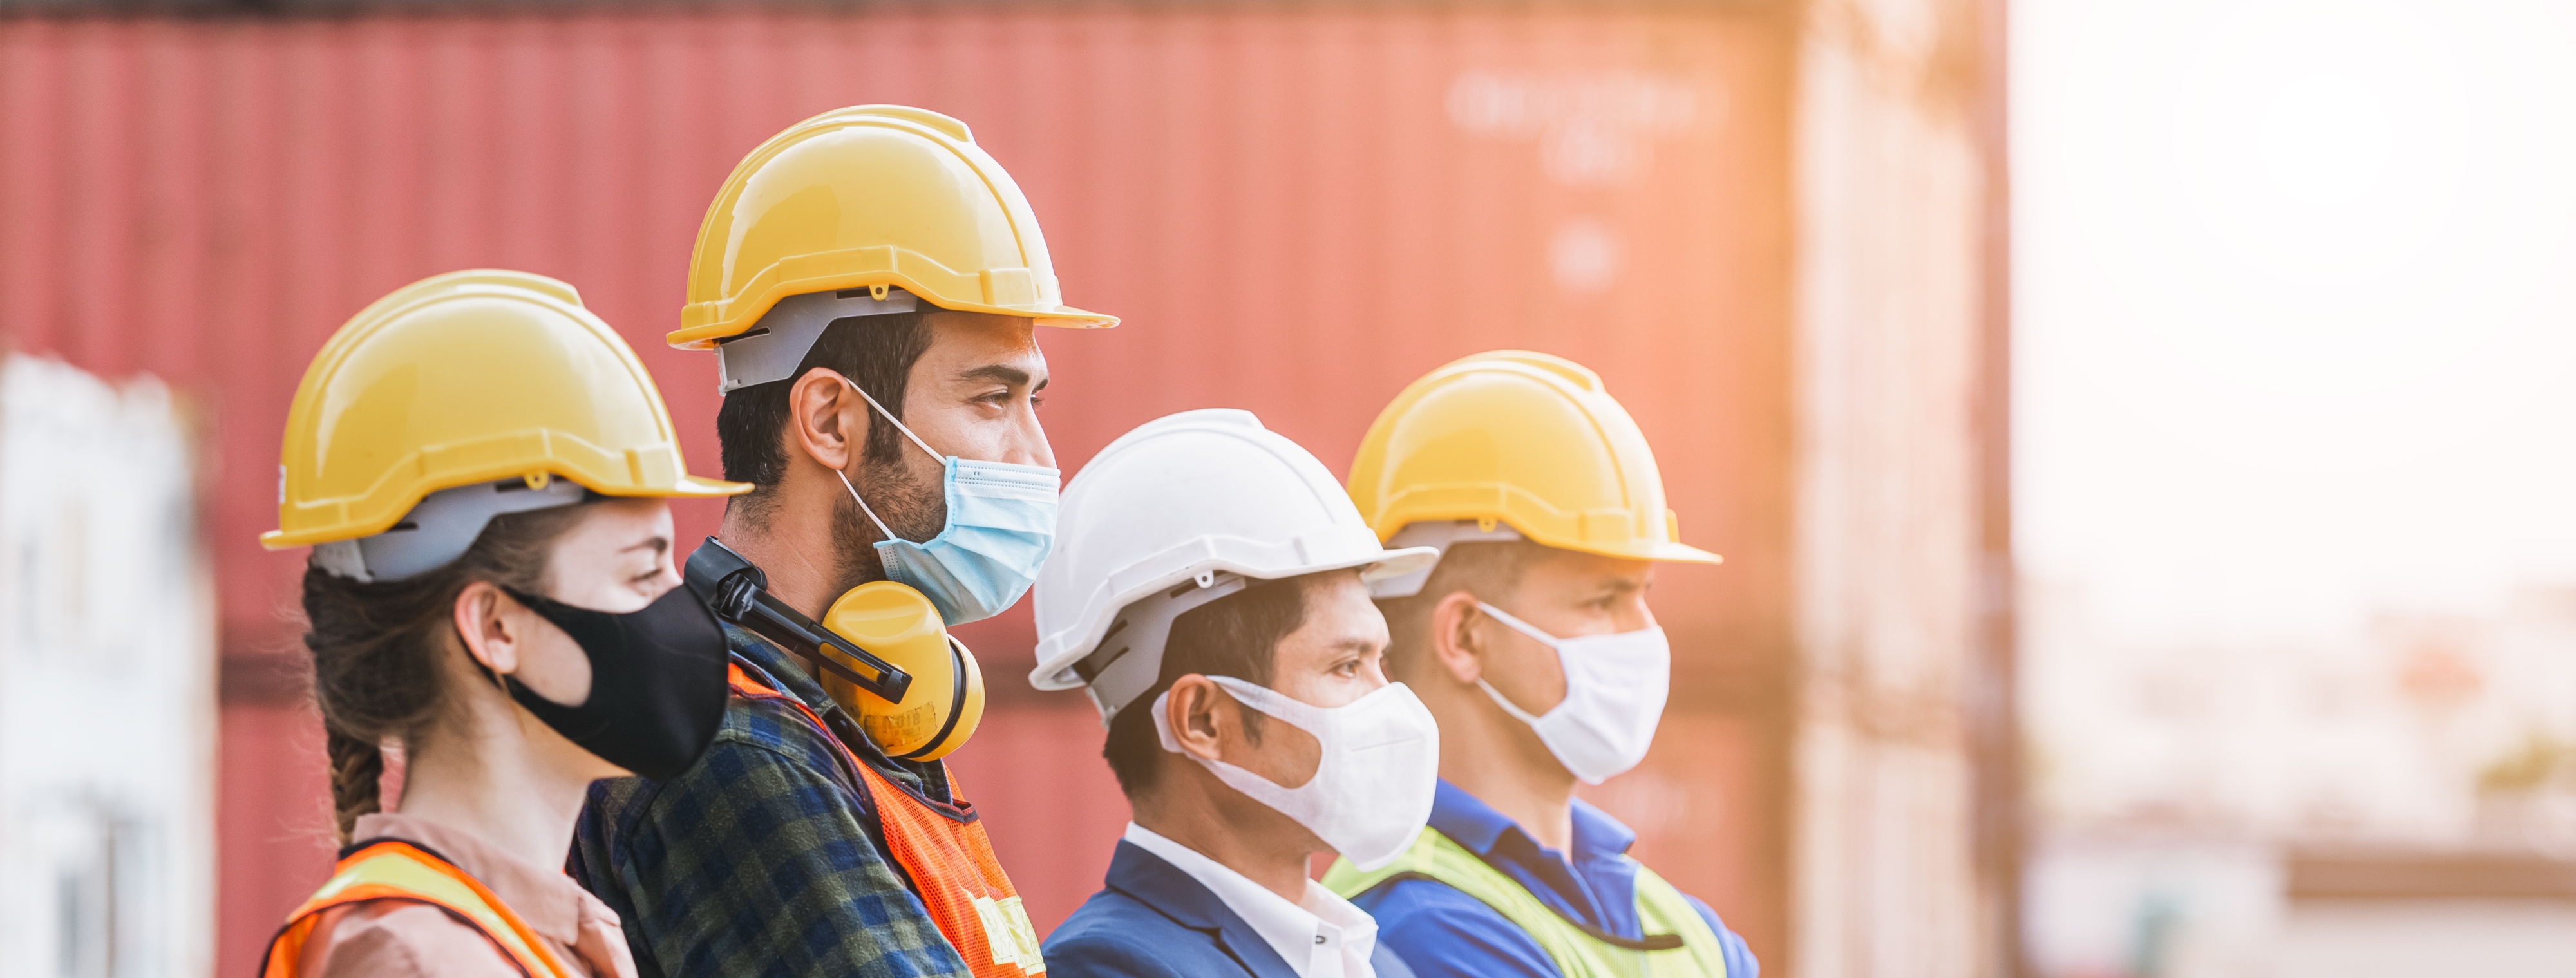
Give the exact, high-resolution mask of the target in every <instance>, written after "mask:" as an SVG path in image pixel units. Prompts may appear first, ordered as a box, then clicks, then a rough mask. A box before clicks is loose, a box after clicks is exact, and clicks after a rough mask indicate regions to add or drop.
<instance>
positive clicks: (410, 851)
mask: <svg viewBox="0 0 2576 978" xmlns="http://www.w3.org/2000/svg"><path fill="white" fill-rule="evenodd" d="M375 900H410V901H413V902H415V903H426V904H429V905H431V906H434V907H438V908H440V909H443V910H445V911H447V912H448V913H450V914H452V915H454V916H455V917H456V918H457V919H459V920H462V921H464V922H466V923H468V924H471V925H473V926H474V928H475V929H476V930H479V931H482V932H483V936H484V937H487V938H490V939H491V941H492V946H493V948H494V949H495V950H497V951H499V952H501V954H502V955H503V956H505V957H507V958H509V959H510V963H512V964H515V965H517V966H518V967H519V973H520V974H523V975H526V976H527V978H571V976H572V971H571V970H570V969H567V968H565V967H564V966H563V962H560V961H557V960H555V956H554V953H553V952H551V951H548V950H546V946H545V944H544V943H543V942H540V941H539V940H537V935H536V932H535V931H532V930H529V929H528V924H527V922H526V921H523V920H520V919H519V915H518V914H516V913H513V912H511V910H510V907H509V905H508V904H505V903H502V902H501V898H500V897H497V896H493V895H492V891H491V890H489V889H486V888H485V887H484V886H483V882H482V881H481V880H477V879H475V878H474V877H473V876H472V875H469V874H467V873H466V872H465V871H464V870H461V869H458V868H456V866H455V864H453V863H450V862H448V861H447V860H444V859H440V858H438V856H437V855H436V854H434V853H431V852H429V851H428V850H425V849H422V848H419V847H417V846H414V845H412V844H411V843H408V842H403V841H400V840H395V839H385V840H381V841H377V842H371V843H368V844H367V845H365V846H364V847H362V848H360V849H359V850H358V851H356V852H352V853H350V854H348V855H347V856H343V857H341V859H340V864H339V865H338V866H337V867H334V868H333V870H332V873H331V879H330V881H328V882H325V883H323V884H322V888H321V889H320V890H317V891H315V892H314V894H313V898H312V899H309V900H306V901H304V905H303V906H301V907H297V908H295V912H294V913H291V914H288V915H287V916H286V926H285V928H283V929H281V930H279V931H278V932H277V937H276V938H275V939H273V940H271V941H269V943H268V957H267V959H266V960H265V961H264V962H262V963H261V965H260V975H261V978H295V976H296V975H297V974H298V969H300V968H302V967H303V958H304V945H305V942H306V941H309V940H311V939H312V937H313V929H314V927H315V926H316V925H318V924H320V923H321V922H322V914H323V912H324V911H327V910H330V909H332V908H334V907H346V906H349V905H351V904H357V903H367V902H370V901H375Z"/></svg>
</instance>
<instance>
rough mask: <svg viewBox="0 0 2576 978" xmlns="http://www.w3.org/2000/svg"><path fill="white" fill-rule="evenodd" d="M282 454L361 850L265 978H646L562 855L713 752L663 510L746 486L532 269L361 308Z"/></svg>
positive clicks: (283, 531) (349, 846)
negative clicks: (696, 465)
mask: <svg viewBox="0 0 2576 978" xmlns="http://www.w3.org/2000/svg"><path fill="white" fill-rule="evenodd" d="M283 458H284V461H283V465H282V466H281V468H282V472H281V476H282V482H283V485H282V487H281V498H280V502H279V507H278V509H279V517H278V518H279V527H280V528H279V529H278V530H276V531H273V532H271V533H269V534H267V535H265V536H264V537H262V542H263V543H265V544H266V545H267V546H269V547H271V548H272V549H275V548H285V547H299V546H310V547H312V548H313V551H312V557H311V560H310V563H309V565H308V567H307V569H306V570H305V574H304V602H303V603H304V611H305V615H306V617H307V619H308V621H309V623H310V629H309V631H307V633H306V634H305V637H304V640H305V645H306V646H307V647H308V648H309V649H310V650H311V652H312V653H313V695H314V700H315V703H316V705H317V706H318V707H319V708H320V710H321V713H322V719H323V724H324V727H325V729H326V730H327V731H328V733H329V738H330V740H329V743H330V759H331V794H332V802H333V807H334V808H335V810H336V812H337V817H338V829H339V835H340V840H341V842H342V843H343V844H344V845H345V846H346V848H344V849H343V850H342V853H341V859H340V863H339V866H338V867H337V869H336V871H335V872H334V874H333V876H332V878H331V879H330V880H329V881H328V882H326V883H324V884H323V886H322V888H321V889H320V890H319V891H317V892H316V893H315V894H314V896H313V898H312V899H310V900H308V901H306V902H305V904H304V906H302V907H300V908H298V909H297V910H296V911H295V912H294V913H293V914H292V915H290V916H289V918H288V920H287V923H286V926H285V927H284V928H283V929H282V930H281V931H279V933H278V936H277V938H276V939H275V940H274V941H273V942H272V943H271V945H270V947H269V949H268V954H267V958H266V961H265V963H264V965H263V967H262V972H263V974H264V975H265V976H267V978H291V976H303V975H311V976H340V975H371V976H372V975H393V976H431V975H435V976H461V975H522V976H528V978H538V976H547V978H553V976H575V975H579V976H620V978H623V976H632V975H634V974H635V965H634V962H633V959H632V958H631V957H630V955H629V952H628V949H627V945H626V940H625V937H624V933H623V931H622V930H621V929H620V927H619V924H618V920H617V916H616V914H615V913H613V912H611V911H610V910H609V909H608V908H607V906H606V905H604V904H602V903H600V902H599V900H598V899H597V898H595V897H592V896H591V895H590V894H589V893H586V892H584V891H582V889H581V888H580V887H579V886H578V885H576V884H574V883H573V882H572V880H571V879H570V878H568V877H566V876H565V875H564V872H563V868H562V867H563V865H564V860H565V854H566V852H567V850H568V849H569V848H570V846H571V842H572V832H573V825H574V822H575V820H576V819H577V818H578V816H579V814H580V811H581V806H582V801H583V798H584V797H585V796H586V794H587V792H588V789H589V785H590V782H591V781H593V780H595V779H599V778H607V777H618V776H622V775H625V774H629V773H633V774H637V775H641V776H643V777H646V778H652V779H667V778H669V777H671V776H673V775H676V774H678V773H679V772H680V771H681V770H683V769H685V768H686V767H688V765H689V764H690V763H692V762H694V761H695V760H696V758H697V756H698V755H699V753H700V752H702V751H703V750H704V749H705V747H706V745H707V743H708V742H709V741H710V740H711V739H712V738H713V737H714V735H715V731H716V727H717V725H718V724H719V723H720V722H721V720H722V717H723V712H724V704H725V699H726V696H727V686H726V665H725V647H724V635H723V632H722V630H721V628H720V626H718V625H717V624H716V621H715V618H714V616H713V615H711V614H710V613H709V612H708V611H707V609H706V606H705V605H704V603H703V602H702V601H701V600H700V599H699V598H698V596H696V595H695V594H693V593H691V592H690V591H689V589H688V588H686V587H682V586H680V583H681V582H680V576H679V574H678V572H677V571H676V570H675V569H674V567H673V565H672V543H673V540H672V528H671V514H670V508H669V505H668V504H667V502H666V501H665V500H667V499H669V498H674V497H712V496H727V495H733V494H736V493H739V492H742V491H744V490H747V489H749V488H750V487H749V486H745V485H740V484H736V483H727V482H716V481H712V480H705V479H699V478H696V477H693V476H690V475H688V474H687V470H686V469H685V468H684V467H683V466H682V465H681V462H680V454H679V449H678V446H677V444H676V442H675V441H674V439H673V438H672V433H671V423H670V418H669V415H668V413H667V412H666V411H665V409H664V408H663V405H662V400H661V395H660V393H659V392H658V391H657V390H655V388H654V387H653V382H652V378H651V377H650V376H649V375H647V374H646V373H645V372H644V369H643V366H642V365H641V364H640V363H638V362H637V361H636V359H635V355H634V352H633V351H632V350H630V349H628V348H627V346H626V344H625V343H624V342H623V341H622V340H620V339H619V338H618V337H617V334H616V333H615V332H613V331H611V330H610V329H609V328H608V327H607V325H606V324H604V323H601V322H600V321H599V319H598V318H597V317H596V316H593V315H591V314H590V313H589V312H588V311H587V310H584V309H583V308H582V307H581V300H580V297H579V296H578V295H576V294H575V293H574V292H573V290H572V288H571V287H570V286H567V285H564V284H563V283H561V282H557V281H554V280H552V279H547V278H542V277H539V276H535V275H527V274H524V273H518V272H500V271H468V272H456V273H451V274H448V275H441V276H437V277H435V278H431V279H426V280H423V281H421V282H417V283H414V284H412V285H410V286H406V287H405V288H403V289H401V290H398V291H396V292H394V293H393V294H392V295H389V296H386V297H385V298H383V299H381V300H378V301H377V302H376V303H375V304H374V305H371V306H369V307H367V309H366V310H365V311H362V312H360V313H359V314H358V315H357V317H356V318H353V319H351V320H350V321H349V323H348V324H347V325H345V326H343V327H341V329H340V331H339V333H337V334H336V335H334V336H333V337H332V338H331V340H330V342H329V343H327V344H325V345H324V347H323V349H322V352H321V353H320V354H319V355H317V356H316V357H315V359H314V362H313V365H312V367H311V368H310V369H309V370H308V371H307V372H306V374H305V377H304V381H303V384H302V386H301V387H300V388H299V389H298V390H297V392H296V397H295V403H294V407H293V408H292V410H291V411H290V413H289V415H288V421H287V432H286V439H285V450H284V453H283ZM389 745H398V746H399V747H400V748H401V750H402V753H403V757H404V759H405V770H404V777H403V786H402V790H401V794H400V797H399V799H386V798H384V797H382V796H381V794H380V790H379V782H380V781H381V780H382V778H383V775H384V773H385V753H384V752H385V749H386V747H387V746H389ZM388 801H391V802H393V803H392V804H388V803H387V802H388Z"/></svg>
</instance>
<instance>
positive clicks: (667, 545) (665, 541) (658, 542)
mask: <svg viewBox="0 0 2576 978" xmlns="http://www.w3.org/2000/svg"><path fill="white" fill-rule="evenodd" d="M646 547H651V548H653V552H654V553H656V554H660V553H666V552H668V551H669V550H670V549H671V538H670V537H654V538H652V539H649V540H644V541H640V542H638V543H635V544H633V545H631V546H628V547H627V548H626V549H625V550H620V551H618V553H626V552H627V551H630V550H642V549H644V548H646Z"/></svg>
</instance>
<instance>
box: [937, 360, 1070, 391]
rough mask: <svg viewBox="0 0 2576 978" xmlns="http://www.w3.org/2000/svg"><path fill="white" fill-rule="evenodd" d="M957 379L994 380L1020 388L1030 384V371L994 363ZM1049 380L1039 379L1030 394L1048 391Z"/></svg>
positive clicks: (968, 372) (959, 375) (962, 374)
mask: <svg viewBox="0 0 2576 978" xmlns="http://www.w3.org/2000/svg"><path fill="white" fill-rule="evenodd" d="M957 377H958V379H960V380H992V381H999V382H1001V383H1005V384H1009V385H1011V386H1013V387H1018V386H1020V385H1022V384H1026V383H1028V382H1029V372H1028V371H1026V370H1022V369H1020V368H1018V367H1014V366H1011V365H1010V364H1007V363H992V364H986V365H984V366H981V367H977V368H975V369H973V370H969V371H966V372H964V373H961V374H958V375H957ZM1048 379H1049V378H1039V379H1038V383H1037V386H1036V387H1032V388H1029V390H1030V392H1031V393H1035V392H1037V391H1042V390H1045V389H1046V386H1047V380H1048Z"/></svg>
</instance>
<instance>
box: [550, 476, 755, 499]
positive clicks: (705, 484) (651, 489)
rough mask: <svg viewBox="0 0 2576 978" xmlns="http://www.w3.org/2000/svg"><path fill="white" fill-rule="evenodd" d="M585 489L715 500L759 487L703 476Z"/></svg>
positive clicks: (605, 492) (631, 494) (607, 494)
mask: <svg viewBox="0 0 2576 978" xmlns="http://www.w3.org/2000/svg"><path fill="white" fill-rule="evenodd" d="M585 488H588V489H589V490H590V491H592V492H596V493H598V494H600V495H602V496H626V497H632V498H651V497H659V498H663V499H714V498H720V497H724V496H739V495H742V494H743V493H746V492H750V491H752V490H753V489H754V488H757V487H756V486H753V485H752V484H751V483H748V482H726V481H724V480H723V479H709V478H706V477H703V476H695V475H684V476H681V477H680V481H679V483H678V484H677V485H668V486H619V487H617V488H615V489H614V490H609V489H602V488H600V487H598V486H586V487H585Z"/></svg>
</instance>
